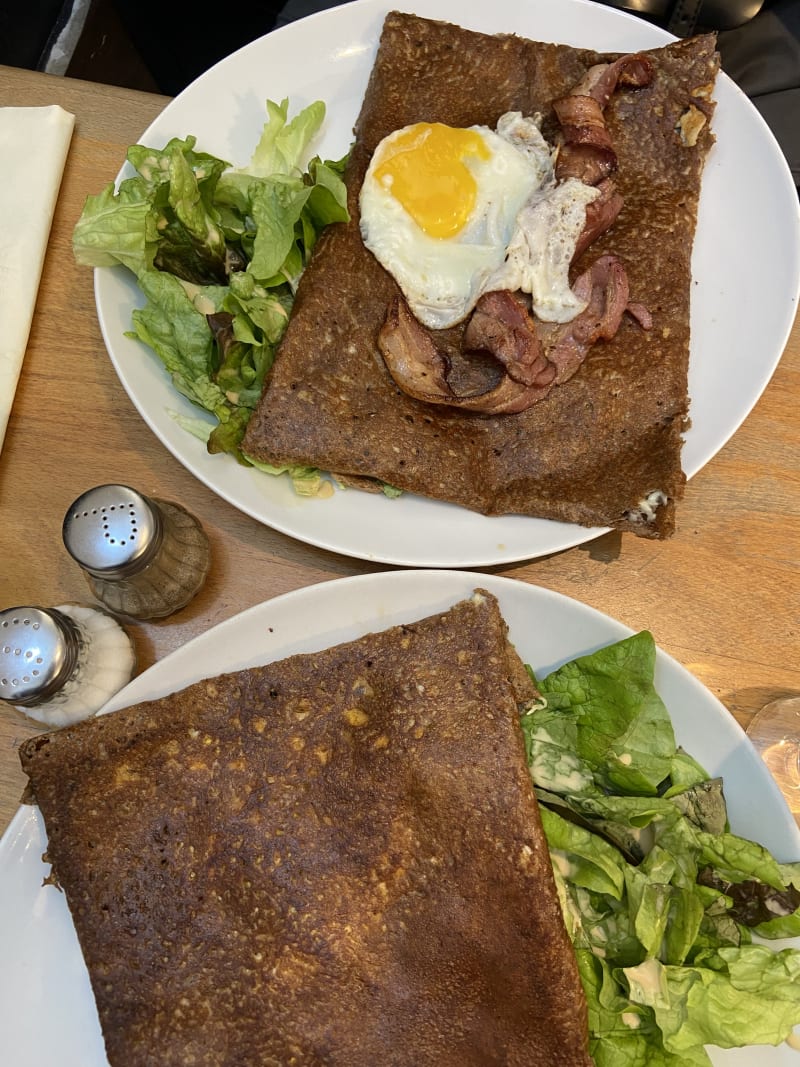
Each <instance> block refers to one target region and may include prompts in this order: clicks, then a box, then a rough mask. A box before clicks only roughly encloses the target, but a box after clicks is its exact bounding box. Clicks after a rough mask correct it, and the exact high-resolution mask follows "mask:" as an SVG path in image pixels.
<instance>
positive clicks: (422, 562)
mask: <svg viewBox="0 0 800 1067" xmlns="http://www.w3.org/2000/svg"><path fill="white" fill-rule="evenodd" d="M396 6H397V5H395V4H392V3H391V2H387V0H357V2H355V3H351V4H347V5H345V6H343V7H337V8H334V9H331V10H328V11H322V12H319V13H318V14H316V15H312V16H310V17H309V18H306V19H303V20H300V21H298V22H295V23H292V24H290V25H288V26H286V27H284V28H282V29H280V30H277V31H275V32H274V33H272V34H269V35H267V36H266V37H262V38H260V39H259V40H256V41H254V42H252V43H251V44H249V45H247V46H246V47H244V48H242V49H240V50H239V51H237V52H235V53H233V54H232V55H231V56H229V57H227V58H226V59H224V60H222V61H221V62H220V63H218V64H217V65H216V66H214V67H212V69H211V70H209V71H208V72H207V73H205V74H203V75H202V76H201V77H200V78H198V79H197V80H196V81H195V82H194V83H193V84H192V85H190V86H189V87H188V88H187V89H185V90H184V91H183V92H182V93H181V94H180V95H179V96H178V97H176V98H175V100H173V101H172V102H171V103H170V104H169V105H168V106H167V108H166V109H165V110H164V111H163V112H162V114H161V115H159V117H158V118H157V119H156V120H155V122H153V124H152V125H151V126H150V127H149V129H147V130H146V131H145V132H144V133H143V134H142V136H141V138H140V141H141V142H143V143H145V144H148V145H153V146H155V147H161V146H163V145H164V144H165V143H166V142H167V141H168V140H169V138H170V137H174V136H176V137H185V136H186V135H187V134H190V133H191V134H194V135H195V136H196V137H197V139H198V146H199V147H200V148H202V149H203V150H205V151H208V152H211V153H214V154H216V155H219V156H221V157H222V158H223V159H227V160H229V161H230V162H231V163H234V164H235V165H238V166H241V165H244V164H245V163H247V162H248V160H249V158H250V155H251V153H252V150H253V148H254V147H255V144H256V141H257V139H258V136H259V134H260V132H261V129H262V126H263V122H264V119H265V115H266V112H265V100H266V99H267V98H271V99H273V100H281V99H283V98H284V97H287V96H288V98H289V102H290V108H291V112H292V113H295V112H296V111H297V110H299V109H300V108H301V107H304V106H305V105H306V104H309V103H311V102H312V101H314V100H317V99H321V100H324V101H325V102H326V104H327V105H328V118H327V120H326V123H325V128H324V137H323V139H322V140H321V141H320V143H319V145H318V146H316V147H318V149H319V151H320V153H321V154H322V155H323V156H325V157H328V158H339V157H340V156H341V155H343V154H344V152H346V151H347V149H348V147H349V145H350V141H351V136H352V127H353V123H354V120H355V118H356V116H357V114H358V111H359V108H360V106H361V100H362V97H363V93H364V89H365V87H366V82H367V78H368V75H369V72H370V69H371V66H372V61H373V57H374V54H375V50H376V46H377V40H378V36H379V32H380V29H381V26H382V23H383V18H384V16H385V14H386V12H387V11H389V10H391V9H392V8H393V7H396ZM406 10H413V11H415V13H417V14H419V15H422V16H428V17H431V18H439V19H445V20H448V21H451V22H456V23H459V24H460V25H463V26H465V27H467V28H469V29H475V30H481V31H488V32H500V31H502V32H516V33H520V34H523V35H525V36H527V37H530V38H534V39H537V40H543V41H555V42H562V43H566V44H572V45H578V46H583V47H591V48H596V49H598V50H601V51H602V50H614V51H630V50H636V49H638V48H648V47H657V46H659V45H662V44H664V43H666V42H667V41H669V40H671V39H672V38H671V37H670V35H669V34H667V33H665V32H664V31H663V30H660V29H658V28H656V27H654V26H652V25H651V24H650V23H647V22H645V21H643V20H642V19H639V18H636V17H635V16H632V15H627V14H625V13H623V12H619V11H616V10H614V9H611V8H608V7H605V6H601V5H599V4H594V3H591V2H589V0H537V2H536V3H531V2H530V0H492V2H491V3H479V2H478V0H474V2H472V3H467V4H465V3H464V2H463V0H415V2H414V4H412V5H410V6H409V8H407V9H406ZM716 96H717V100H718V108H717V113H716V118H715V121H714V126H715V130H716V133H717V137H718V143H717V145H716V146H715V147H714V149H713V151H712V153H711V156H710V159H709V161H708V165H707V168H706V173H705V178H704V187H703V194H702V200H701V207H700V216H699V221H698V230H697V242H696V250H695V255H694V261H693V273H694V277H695V280H696V285H695V288H694V290H693V304H692V331H693V333H692V352H691V366H690V372H689V386H690V395H691V398H692V412H691V414H692V426H691V429H690V431H689V433H688V434H687V437H686V444H685V448H684V453H683V466H684V470H685V471H686V473H687V475H688V476H689V477H691V476H692V475H693V474H695V473H696V472H697V471H698V470H699V469H700V468H701V467H702V466H704V464H705V463H707V462H708V460H709V459H710V458H711V457H712V456H713V455H714V454H715V453H716V452H717V451H718V450H719V449H720V448H721V447H722V446H723V445H724V444H725V442H726V441H727V440H728V439H729V438H730V436H731V435H732V434H733V433H734V431H735V430H736V429H737V428H738V427H739V425H740V424H741V422H742V421H743V419H744V418H745V417H746V416H747V414H748V413H749V411H750V410H751V408H752V406H753V404H754V403H755V402H756V400H757V399H758V397H759V396H760V394H761V392H762V391H763V389H764V387H765V386H766V384H767V382H768V381H769V379H770V377H771V375H772V372H773V370H774V369H775V366H776V364H777V362H778V359H779V358H780V355H781V352H782V351H783V348H784V345H785V343H786V338H787V336H788V333H789V330H790V328H791V324H792V321H793V318H794V312H795V308H796V297H797V293H798V289H799V288H800V251H799V249H800V219H799V217H798V206H797V194H796V191H795V187H794V184H793V182H792V178H791V175H790V173H789V169H788V166H787V165H786V162H785V160H784V157H783V155H782V154H781V152H780V149H779V148H778V146H777V144H776V142H775V140H774V138H773V137H772V134H771V133H770V131H769V129H768V127H767V126H766V125H765V124H764V122H763V120H762V119H761V117H760V116H759V114H758V112H757V111H756V110H755V108H754V107H753V106H752V105H751V103H750V101H749V100H748V99H747V98H746V97H745V96H744V94H743V93H741V91H740V90H739V89H738V88H737V87H736V86H735V85H734V83H733V82H732V81H731V80H730V79H729V78H727V77H726V76H722V77H721V78H720V79H719V84H718V87H717V93H716ZM126 173H127V172H126ZM95 290H96V301H97V310H98V315H99V319H100V326H101V329H102V332H103V337H104V339H105V343H106V346H107V348H108V351H109V353H110V355H111V359H112V361H113V363H114V366H115V368H116V370H117V373H118V375H119V377H120V379H121V381H122V384H123V386H124V387H125V389H126V390H127V392H128V394H129V396H130V397H131V400H132V401H133V403H134V404H135V406H136V407H137V408H138V410H139V412H140V414H141V415H142V417H143V419H144V420H145V421H146V422H147V423H148V425H149V426H150V428H151V429H152V430H153V432H154V433H155V434H156V436H157V437H159V438H160V440H161V441H162V442H163V443H164V444H165V445H166V447H167V448H168V449H169V450H170V451H171V452H172V454H173V455H174V456H175V457H176V458H177V459H178V460H179V461H180V462H181V463H182V464H183V465H184V466H185V467H186V468H187V469H188V470H190V471H191V472H192V473H193V474H194V475H196V477H198V478H199V479H200V480H201V481H202V482H204V483H205V484H206V485H207V486H209V487H210V488H211V489H213V490H214V492H216V493H217V494H218V495H219V496H221V497H222V498H224V499H225V500H227V501H228V502H229V503H231V504H233V505H235V506H236V507H237V508H239V509H240V510H241V511H243V512H245V513H247V514H249V515H251V516H253V517H254V518H256V519H258V520H260V521H261V522H263V523H265V524H266V525H268V526H272V527H274V528H275V529H277V530H280V531H282V532H283V533H286V534H289V535H290V536H292V537H295V538H297V539H299V540H300V541H306V542H308V543H310V544H314V545H318V546H320V547H322V548H327V549H331V550H332V551H335V552H340V553H344V554H346V555H350V556H355V557H359V558H362V559H367V560H373V561H376V562H383V563H394V564H400V565H403V566H421V567H428V566H432V567H484V566H492V565H496V564H504V563H510V562H513V561H515V560H520V559H528V558H534V557H537V556H542V555H545V554H548V553H551V552H557V551H560V550H562V549H565V548H570V547H571V546H573V545H576V544H580V543H582V542H584V541H587V540H589V539H591V538H592V537H596V536H597V535H598V534H600V533H602V532H603V530H602V529H587V528H584V527H579V526H574V525H571V524H566V523H557V522H550V521H547V520H541V519H530V518H524V517H519V516H510V517H492V518H488V517H486V516H482V515H478V514H474V513H472V512H468V511H466V510H464V509H462V508H458V507H455V506H453V505H449V504H443V503H438V502H436V501H430V500H425V499H423V498H421V497H412V496H410V495H406V496H404V497H402V498H401V499H399V500H387V499H386V498H384V497H382V496H379V495H373V494H367V493H362V492H358V491H356V490H350V491H337V492H336V493H335V494H334V496H333V498H332V499H328V500H308V499H301V498H299V497H297V496H296V495H295V493H294V492H293V490H292V488H291V485H290V483H289V481H288V478H287V477H286V476H285V475H284V476H281V477H280V478H275V477H272V476H265V475H263V474H260V473H257V472H255V471H253V470H252V469H249V468H244V467H242V466H241V465H239V464H237V463H236V462H235V460H233V459H232V458H231V457H229V456H225V455H217V456H210V455H209V454H208V453H207V452H206V450H205V447H204V445H203V444H202V442H200V441H198V440H197V439H196V438H194V437H192V436H190V435H189V434H188V433H187V432H186V431H185V430H183V429H181V428H180V426H179V425H178V424H177V423H176V422H175V421H174V419H173V418H172V417H171V416H170V414H169V412H170V410H175V411H180V412H182V413H183V414H185V415H194V416H195V417H197V415H198V409H197V408H194V407H192V405H191V404H190V403H189V402H188V401H185V400H184V399H183V398H182V397H179V396H178V394H177V393H176V392H175V390H174V389H173V388H172V387H171V384H170V382H169V380H168V378H167V375H166V373H165V372H164V370H163V369H162V367H161V364H160V363H159V362H158V360H157V359H156V357H155V356H154V355H153V354H152V352H150V351H149V350H148V349H147V348H145V346H143V345H142V344H140V343H139V342H138V341H134V340H131V339H129V338H126V337H125V336H124V332H125V331H126V330H128V329H130V325H131V311H132V309H133V308H134V307H135V306H138V305H139V304H140V303H141V297H140V295H139V293H138V290H137V288H136V286H135V284H134V283H133V282H132V281H131V280H130V277H129V275H127V274H126V272H125V271H124V269H123V268H114V269H101V270H98V271H97V272H96V282H95ZM209 418H210V417H209Z"/></svg>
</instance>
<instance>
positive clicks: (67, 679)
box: [0, 604, 135, 727]
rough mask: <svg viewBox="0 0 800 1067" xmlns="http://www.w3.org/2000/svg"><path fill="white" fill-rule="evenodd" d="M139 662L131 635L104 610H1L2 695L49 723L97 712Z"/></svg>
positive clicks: (79, 607) (61, 723) (66, 721)
mask: <svg viewBox="0 0 800 1067" xmlns="http://www.w3.org/2000/svg"><path fill="white" fill-rule="evenodd" d="M134 664H135V656H134V651H133V644H132V642H131V639H130V637H129V636H128V634H127V633H126V632H125V630H124V629H123V628H122V627H121V626H120V625H119V623H118V622H117V621H116V619H112V618H111V616H110V615H107V614H106V613H105V612H104V611H99V610H97V609H96V608H90V607H84V606H82V605H80V604H62V605H60V606H59V607H55V608H40V607H17V608H6V609H5V610H4V611H0V700H3V701H5V702H6V703H8V704H12V705H13V706H14V707H16V708H17V709H18V710H19V711H22V712H24V713H25V714H26V715H28V716H29V717H30V718H32V719H35V720H36V721H37V722H41V723H44V724H45V725H47V726H50V727H58V726H66V725H68V724H69V723H73V722H77V721H79V720H80V719H86V718H88V717H89V716H90V715H94V713H95V712H96V711H98V710H99V709H100V708H101V707H102V706H103V704H105V703H106V701H107V700H109V699H110V698H111V697H112V696H113V695H114V694H115V693H117V692H118V691H119V690H120V689H121V688H122V687H123V686H124V685H126V684H127V682H129V681H130V678H131V676H132V674H133V669H134Z"/></svg>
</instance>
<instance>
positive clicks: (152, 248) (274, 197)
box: [73, 100, 349, 494]
mask: <svg viewBox="0 0 800 1067" xmlns="http://www.w3.org/2000/svg"><path fill="white" fill-rule="evenodd" d="M324 117H325V106H324V104H323V103H322V102H321V101H316V102H315V103H312V104H310V105H309V106H308V107H306V108H304V109H303V110H302V111H300V112H299V113H298V114H297V115H295V116H294V117H293V118H292V119H291V120H290V119H289V113H288V100H283V101H282V102H281V103H275V102H274V101H271V100H268V101H267V119H266V122H265V125H264V128H263V131H262V133H261V136H260V139H259V141H258V144H257V145H256V147H255V150H254V152H253V155H252V157H251V160H250V163H249V164H248V165H247V166H246V167H243V168H241V169H235V168H233V167H232V165H231V164H230V163H228V162H226V161H225V160H223V159H219V158H217V157H215V156H213V155H209V154H207V153H205V152H200V151H198V150H197V149H196V147H195V146H196V138H194V137H191V136H189V137H186V138H184V139H179V138H173V139H172V140H171V141H169V143H168V144H166V145H165V146H164V147H163V148H161V149H155V148H151V147H147V146H145V145H132V146H131V147H130V148H129V149H128V153H127V158H128V161H129V162H130V164H131V165H132V166H133V168H134V169H135V171H136V172H137V173H136V175H135V176H133V177H130V178H125V179H124V180H123V181H121V182H120V184H119V187H118V188H115V186H114V183H113V182H112V183H109V185H108V186H106V188H105V189H103V191H102V192H101V193H99V194H98V195H96V196H89V197H88V198H87V200H86V203H85V206H84V208H83V211H82V213H81V216H80V218H79V219H78V222H77V224H76V226H75V229H74V232H73V252H74V255H75V259H76V261H77V262H78V263H80V264H82V265H84V266H89V267H109V266H116V265H122V266H124V267H126V268H127V269H128V270H130V271H131V272H132V273H133V274H134V275H135V276H136V280H137V283H138V285H139V288H140V289H141V291H142V293H143V295H144V298H145V303H144V306H143V307H141V308H139V309H136V310H134V312H133V314H132V319H133V322H132V326H133V329H132V331H131V332H130V333H129V334H128V335H127V336H130V337H136V338H138V339H139V340H141V341H143V342H144V343H145V344H146V345H148V346H149V347H150V348H152V349H153V351H154V352H155V353H156V354H157V356H158V357H159V359H160V360H161V361H162V363H163V364H164V367H165V368H166V370H167V372H168V373H169V375H170V377H171V379H172V382H173V384H174V385H175V387H176V389H178V390H179V392H180V393H182V394H183V395H184V396H185V397H187V398H188V399H189V400H190V401H192V402H193V403H194V404H196V405H198V406H199V407H200V408H203V409H204V410H205V411H208V412H210V413H211V414H212V415H213V416H214V418H215V420H216V422H215V423H212V422H209V420H208V419H207V418H200V417H198V418H196V419H194V418H189V419H187V418H185V417H183V418H179V421H180V422H181V424H182V425H183V426H184V427H185V428H186V429H187V430H189V431H190V432H192V433H194V434H195V435H197V436H200V437H202V438H203V439H204V440H206V441H207V447H208V450H209V451H210V452H212V453H214V452H228V453H230V454H232V455H233V456H235V457H236V459H237V460H238V461H239V462H241V463H244V464H248V465H249V464H250V463H251V461H250V460H249V459H248V457H247V456H245V455H244V454H243V452H242V450H241V440H242V436H243V434H244V431H245V428H246V426H247V422H248V420H249V418H250V415H251V413H252V411H253V408H254V407H255V405H256V403H257V401H258V398H259V396H260V395H261V389H262V385H263V383H264V377H265V375H266V374H268V372H269V370H270V368H271V366H272V362H273V359H274V353H275V346H276V345H277V343H278V341H279V340H280V339H281V337H282V336H283V332H284V330H285V328H286V324H287V322H288V318H289V312H290V310H291V307H292V303H293V299H294V292H295V289H296V286H297V282H298V279H299V277H300V275H301V274H302V272H303V270H304V268H305V266H306V264H307V262H308V259H309V256H310V255H311V252H312V250H313V248H314V245H315V243H316V241H317V238H318V237H319V234H320V233H321V231H322V230H323V229H324V227H325V226H327V225H328V224H330V223H334V222H344V221H346V220H347V219H348V217H349V216H348V211H347V194H346V188H345V185H344V181H343V179H342V175H343V172H344V165H345V159H342V160H339V161H330V160H322V159H320V158H319V156H314V157H313V158H311V159H310V160H309V161H308V162H305V160H306V157H307V155H308V152H309V146H310V144H311V142H312V141H313V139H314V137H315V136H316V134H317V133H318V131H319V129H320V127H321V125H322V122H323V120H324ZM176 417H177V416H176ZM271 472H272V473H277V470H275V471H271ZM288 472H289V474H290V476H292V478H293V481H294V484H295V487H296V488H297V489H298V491H299V492H301V493H305V494H310V493H313V492H316V490H317V488H318V486H319V484H320V480H321V479H320V474H319V472H318V471H314V470H310V469H308V468H302V469H300V468H299V469H297V470H295V469H293V468H290V469H289V470H288Z"/></svg>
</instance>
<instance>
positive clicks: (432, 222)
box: [375, 122, 491, 238]
mask: <svg viewBox="0 0 800 1067" xmlns="http://www.w3.org/2000/svg"><path fill="white" fill-rule="evenodd" d="M490 155H491V153H490V151H489V149H488V148H487V147H486V144H485V143H484V140H483V138H482V137H481V136H480V134H479V133H477V132H476V131H475V130H467V129H456V128H454V127H452V126H444V125H442V124H441V123H439V122H434V123H430V122H419V123H417V124H416V125H415V126H409V128H408V129H407V130H403V132H402V133H400V134H398V135H397V136H396V137H395V138H393V139H392V141H391V142H390V143H389V144H388V145H387V146H386V147H385V150H384V154H383V157H382V159H381V161H380V164H379V165H378V166H377V167H376V170H375V174H376V177H377V178H378V181H379V182H380V183H381V185H383V187H384V188H385V189H387V190H388V191H389V192H390V193H391V194H392V196H394V197H395V199H396V200H398V201H399V202H400V203H401V204H402V205H403V207H404V208H405V210H406V211H407V212H408V214H409V215H410V216H411V218H412V219H413V220H414V221H415V222H416V223H417V225H418V226H419V227H420V229H422V230H423V231H424V232H425V233H427V234H428V236H430V237H441V238H447V237H452V236H453V235H454V234H457V233H458V232H459V231H460V230H462V229H463V228H464V226H465V225H466V223H467V220H468V219H469V217H470V215H471V214H472V211H473V209H474V207H475V199H476V196H477V191H478V186H477V182H476V181H475V178H474V176H473V175H472V173H471V172H470V170H469V168H468V167H467V165H466V163H465V162H464V161H465V159H467V158H469V157H475V158H478V159H489V157H490Z"/></svg>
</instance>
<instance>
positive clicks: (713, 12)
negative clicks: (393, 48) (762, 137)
mask: <svg viewBox="0 0 800 1067" xmlns="http://www.w3.org/2000/svg"><path fill="white" fill-rule="evenodd" d="M342 2H343V0H288V2H287V3H281V0H239V2H238V3H237V4H236V5H235V16H232V17H226V18H223V19H215V20H213V22H212V21H211V20H209V19H206V18H203V17H202V16H200V15H199V14H198V6H197V3H196V2H193V3H191V4H190V3H189V0H35V2H34V3H30V2H27V3H23V2H22V0H3V2H2V3H0V63H4V64H7V65H9V66H14V67H25V68H28V69H30V70H51V71H52V72H53V73H57V74H63V73H66V74H67V75H68V76H72V77H76V78H86V79H87V80H89V81H97V82H105V83H107V84H111V85H123V86H126V87H128V88H132V89H144V90H146V91H150V92H161V93H165V94H167V95H169V96H175V95H176V94H177V93H179V92H181V90H183V89H185V88H186V86H187V85H189V83H190V82H192V81H194V79H195V78H197V77H198V76H199V75H200V74H202V73H203V72H204V71H206V70H208V68H209V67H211V66H213V65H214V64H215V63H217V62H218V61H219V60H220V59H223V58H224V57H225V56H227V55H229V54H230V53H231V52H235V51H236V50H237V49H238V48H241V47H243V46H244V45H245V44H247V43H248V42H250V41H252V40H254V39H255V38H257V37H261V36H263V35H264V34H265V33H269V31H270V30H272V29H274V28H277V27H280V26H284V25H286V24H287V23H289V22H294V21H296V20H297V19H300V18H303V17H305V16H306V15H310V14H312V13H313V12H315V11H320V10H322V9H324V8H328V7H335V6H337V5H338V4H339V3H342ZM598 2H600V3H605V4H606V5H608V6H610V7H616V8H620V9H623V10H627V11H628V12H630V13H632V14H636V15H638V16H640V17H641V18H643V19H645V20H646V21H648V22H652V23H654V24H656V25H659V26H664V27H665V28H667V29H669V30H670V31H671V32H672V33H675V34H676V36H679V37H685V36H688V35H689V34H691V33H693V32H700V31H705V30H709V29H713V30H717V31H719V38H718V40H719V49H720V53H721V55H722V69H723V70H724V71H725V73H726V74H728V75H729V76H730V77H731V78H732V79H733V80H734V81H735V82H736V83H737V84H738V85H739V87H740V88H741V89H742V90H743V91H744V92H745V93H746V94H747V95H748V96H749V97H750V99H751V100H752V101H753V103H754V104H755V106H756V107H757V108H758V110H759V111H760V112H761V114H762V115H763V117H764V119H765V120H766V122H767V124H768V125H769V126H770V128H771V129H772V132H773V133H774V134H775V137H776V138H777V140H778V142H779V143H780V145H781V147H782V149H783V151H784V154H785V155H786V158H787V160H788V162H789V166H790V168H791V171H792V174H793V176H794V180H795V184H800V0H598ZM72 27H74V30H73V33H74V34H78V40H77V42H76V41H74V40H72V41H70V40H69V30H70V28H72ZM65 34H66V35H67V40H66V42H64V41H63V38H64V35H65ZM64 44H65V45H66V48H67V50H68V52H69V54H68V56H67V60H69V58H70V56H71V61H70V62H68V63H67V62H64V61H63V58H62V57H60V56H59V48H63V47H64ZM54 59H55V62H56V64H57V63H58V62H59V60H60V59H61V61H62V62H63V65H64V67H65V69H58V68H57V67H56V69H53V66H52V65H53V62H54Z"/></svg>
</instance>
